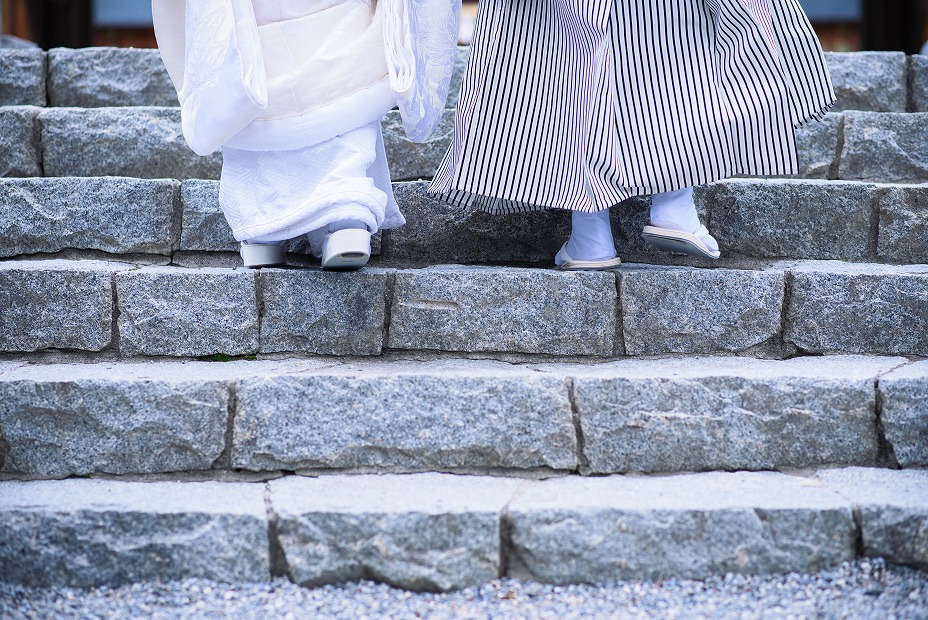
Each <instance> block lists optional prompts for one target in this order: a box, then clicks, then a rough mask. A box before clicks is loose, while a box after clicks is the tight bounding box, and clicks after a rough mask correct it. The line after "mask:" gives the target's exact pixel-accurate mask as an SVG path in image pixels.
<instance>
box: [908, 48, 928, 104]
mask: <svg viewBox="0 0 928 620" xmlns="http://www.w3.org/2000/svg"><path fill="white" fill-rule="evenodd" d="M909 112H928V56H922V55H921V54H916V55H914V56H909Z"/></svg>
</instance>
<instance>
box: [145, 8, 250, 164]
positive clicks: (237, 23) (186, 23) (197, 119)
mask: <svg viewBox="0 0 928 620" xmlns="http://www.w3.org/2000/svg"><path fill="white" fill-rule="evenodd" d="M152 14H153V17H154V22H155V35H156V37H157V39H158V47H159V49H160V50H161V55H162V58H163V59H164V64H165V66H166V67H167V69H168V73H169V74H170V76H171V80H172V81H173V82H174V87H175V88H176V89H177V96H178V99H179V100H180V105H181V119H182V125H183V132H184V138H185V139H186V140H187V144H188V145H189V146H190V148H191V149H192V150H193V151H194V152H195V153H197V154H198V155H209V154H210V153H212V152H214V151H216V150H218V149H219V148H220V147H221V146H222V145H223V144H225V142H226V141H228V140H229V139H230V138H232V136H234V135H236V134H237V133H239V132H240V131H241V130H242V129H243V128H244V127H245V126H246V125H248V124H249V123H251V122H252V121H253V120H254V119H255V118H257V116H258V115H259V114H261V112H262V111H263V110H265V109H266V108H267V104H268V95H267V80H266V77H265V72H264V60H263V57H262V54H261V43H260V41H259V39H258V26H257V22H256V20H255V14H254V8H253V7H252V4H251V0H153V2H152Z"/></svg>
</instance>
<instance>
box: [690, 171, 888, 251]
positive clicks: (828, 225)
mask: <svg viewBox="0 0 928 620" xmlns="http://www.w3.org/2000/svg"><path fill="white" fill-rule="evenodd" d="M875 190H876V188H875V187H874V186H873V185H866V184H861V183H841V182H836V181H783V180H778V181H772V180H771V181H730V182H723V183H716V184H713V185H710V186H709V187H708V188H707V193H708V194H709V197H708V202H709V203H710V205H711V207H710V208H711V213H712V215H711V219H712V234H713V235H715V238H716V239H718V241H719V245H720V246H721V247H722V248H724V250H725V251H728V252H736V253H738V254H742V255H745V256H750V257H756V258H812V259H842V260H855V259H864V258H867V257H868V255H869V252H870V222H871V220H872V215H873V209H874V204H873V203H874V198H875Z"/></svg>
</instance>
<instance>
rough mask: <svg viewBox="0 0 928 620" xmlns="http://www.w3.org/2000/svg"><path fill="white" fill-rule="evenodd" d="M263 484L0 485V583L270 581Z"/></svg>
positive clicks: (82, 585) (86, 482) (79, 482)
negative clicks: (186, 580)
mask: <svg viewBox="0 0 928 620" xmlns="http://www.w3.org/2000/svg"><path fill="white" fill-rule="evenodd" d="M267 530H268V519H267V512H266V510H265V506H264V485H263V484H242V483H217V482H187V483H179V482H148V483H143V482H116V481H107V480H60V481H40V482H0V581H6V582H8V583H16V584H21V585H25V586H32V587H43V588H48V587H55V586H70V587H80V588H88V587H93V586H104V585H105V586H110V587H116V586H120V585H125V584H131V583H137V582H143V581H145V582H151V581H180V580H183V579H190V578H201V579H212V580H215V581H221V582H229V583H241V582H254V581H269V580H270V557H269V555H270V554H269V550H268V542H267V541H268V539H267Z"/></svg>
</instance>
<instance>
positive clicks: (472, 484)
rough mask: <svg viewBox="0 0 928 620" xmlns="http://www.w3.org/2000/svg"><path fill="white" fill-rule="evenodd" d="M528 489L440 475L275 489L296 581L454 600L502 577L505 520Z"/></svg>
mask: <svg viewBox="0 0 928 620" xmlns="http://www.w3.org/2000/svg"><path fill="white" fill-rule="evenodd" d="M520 483H521V481H519V480H512V479H508V480H507V479H501V478H478V477H461V476H450V475H443V474H418V475H412V476H389V475H387V476H326V477H322V478H317V479H307V478H303V479H301V478H285V479H283V480H275V481H273V482H271V483H270V488H271V505H272V510H273V512H274V516H273V518H274V520H275V521H276V531H277V536H278V538H279V541H280V546H281V548H282V549H283V552H284V555H285V556H286V558H287V564H288V567H287V568H288V571H289V576H290V578H291V579H292V580H293V581H295V582H296V583H299V584H301V585H304V586H318V585H322V584H326V583H340V582H345V581H357V580H359V579H375V580H377V581H383V582H386V583H389V584H391V585H394V586H399V587H402V588H409V589H412V590H434V591H447V590H453V589H456V588H464V587H468V586H477V585H480V584H483V583H485V582H487V581H489V580H491V579H496V578H497V577H498V576H499V572H500V569H501V561H500V556H501V550H500V521H499V518H500V514H501V513H502V511H503V508H504V506H505V505H506V502H508V501H509V499H510V498H511V497H512V495H513V493H514V492H515V490H516V488H517V487H518V486H519V484H520Z"/></svg>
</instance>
